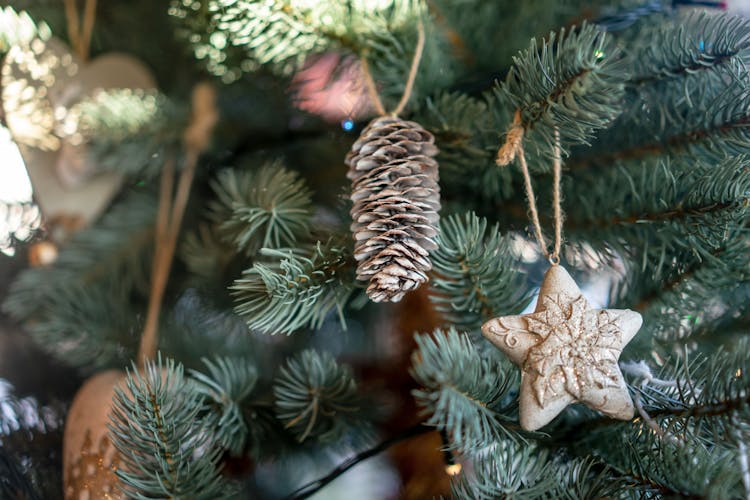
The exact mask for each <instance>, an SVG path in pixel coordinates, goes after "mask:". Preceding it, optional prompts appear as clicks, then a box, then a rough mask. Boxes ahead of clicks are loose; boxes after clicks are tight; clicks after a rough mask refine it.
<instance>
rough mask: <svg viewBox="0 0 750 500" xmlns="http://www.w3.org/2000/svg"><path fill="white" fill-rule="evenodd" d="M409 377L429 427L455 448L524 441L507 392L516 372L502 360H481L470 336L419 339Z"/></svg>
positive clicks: (515, 381)
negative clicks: (511, 440) (418, 387)
mask: <svg viewBox="0 0 750 500" xmlns="http://www.w3.org/2000/svg"><path fill="white" fill-rule="evenodd" d="M416 342H417V346H418V349H417V350H416V351H415V352H414V353H413V355H412V369H411V374H412V376H413V377H414V379H415V380H416V381H417V382H418V383H419V384H420V385H421V386H422V387H421V388H420V389H417V390H415V391H413V394H414V397H415V398H416V400H417V404H418V405H419V406H420V407H421V409H422V413H424V414H428V415H430V417H429V419H428V420H427V421H426V422H425V423H426V424H427V425H434V426H435V427H437V428H438V429H439V430H441V431H446V432H447V433H448V436H449V438H450V440H451V446H453V447H455V448H458V449H461V450H462V451H467V452H468V451H476V450H479V449H481V448H482V447H485V446H491V445H492V444H493V443H495V442H496V441H498V440H500V439H508V438H510V439H522V438H521V436H520V434H519V427H518V425H517V424H516V423H515V418H514V416H513V412H514V405H513V404H512V403H511V402H510V401H509V400H508V396H509V393H510V392H511V391H512V390H513V389H514V388H515V387H516V385H517V384H518V372H517V370H516V369H515V368H514V367H512V366H511V365H510V364H509V363H507V362H502V361H500V359H499V358H495V359H492V358H490V357H484V356H481V355H480V353H479V352H478V351H477V349H476V347H474V344H473V343H472V342H471V340H470V339H469V337H468V336H467V335H466V334H459V333H458V332H456V331H455V330H453V329H450V330H448V331H447V332H445V333H444V332H441V331H439V330H438V331H436V332H435V333H434V334H433V335H432V336H430V335H418V336H417V337H416Z"/></svg>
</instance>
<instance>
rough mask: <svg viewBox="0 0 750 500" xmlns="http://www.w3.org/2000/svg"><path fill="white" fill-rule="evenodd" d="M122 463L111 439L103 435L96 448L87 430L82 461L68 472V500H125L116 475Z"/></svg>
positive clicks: (79, 458)
mask: <svg viewBox="0 0 750 500" xmlns="http://www.w3.org/2000/svg"><path fill="white" fill-rule="evenodd" d="M119 464H120V462H119V458H118V455H117V451H116V450H115V449H114V448H113V447H112V446H111V443H110V441H109V437H108V436H107V435H106V434H105V435H103V436H102V437H101V438H100V439H99V443H98V446H96V448H95V447H94V443H93V439H92V438H91V431H90V430H87V431H86V436H85V438H84V440H83V446H81V454H80V456H79V457H78V460H76V462H75V463H74V464H73V466H72V467H71V468H70V469H69V470H67V471H65V473H66V474H67V475H68V477H67V478H66V480H65V484H67V488H66V489H65V499H66V500H73V499H75V500H85V499H92V500H93V499H95V498H106V499H118V500H119V499H123V498H125V495H123V494H122V493H121V492H120V490H119V489H117V483H118V481H119V479H117V475H116V472H117V468H118V466H119Z"/></svg>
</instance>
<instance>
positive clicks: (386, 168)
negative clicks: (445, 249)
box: [346, 116, 440, 302]
mask: <svg viewBox="0 0 750 500" xmlns="http://www.w3.org/2000/svg"><path fill="white" fill-rule="evenodd" d="M434 142H435V140H434V138H433V136H432V134H430V132H428V131H427V130H425V129H424V128H422V126H421V125H419V124H418V123H415V122H411V121H406V120H402V119H401V118H398V117H393V116H384V117H380V118H376V119H375V120H373V121H372V122H371V123H370V124H369V125H368V126H367V127H366V128H365V130H363V131H362V135H361V136H360V138H359V139H358V140H357V141H356V142H355V143H354V145H353V146H352V150H351V151H350V153H349V154H348V155H347V157H346V164H347V166H348V167H349V173H348V174H347V177H348V178H349V179H351V180H352V194H351V199H352V202H353V206H352V210H351V215H352V232H353V234H354V240H355V249H354V256H355V259H356V260H357V262H358V266H357V278H358V279H360V280H367V281H369V282H370V284H369V286H368V287H367V294H368V296H369V297H370V298H371V299H372V300H373V301H375V302H381V301H391V302H397V301H399V300H401V298H403V296H404V294H405V293H406V292H408V291H410V290H413V289H416V288H418V287H419V286H420V285H421V284H422V283H424V282H426V281H427V279H428V277H427V273H428V272H429V271H430V269H431V268H432V264H431V262H430V260H429V252H430V251H432V250H435V249H436V248H437V245H436V244H435V241H434V238H435V237H436V236H437V228H436V226H437V223H438V221H439V218H440V216H439V214H438V211H439V210H440V188H439V186H438V164H437V161H435V158H434V156H435V155H436V154H437V152H438V149H437V147H436V146H435V144H434Z"/></svg>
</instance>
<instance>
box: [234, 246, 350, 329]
mask: <svg viewBox="0 0 750 500" xmlns="http://www.w3.org/2000/svg"><path fill="white" fill-rule="evenodd" d="M306 250H307V251H308V252H309V253H308V255H309V256H302V255H295V253H294V252H293V251H291V250H264V251H263V252H262V254H263V255H264V256H266V257H268V258H273V259H277V260H276V262H274V263H272V264H265V263H260V262H258V263H256V264H254V265H253V267H251V268H250V269H248V270H247V271H245V272H244V273H243V275H242V278H240V279H238V280H236V281H235V284H234V285H233V286H232V291H233V293H234V297H235V303H236V307H235V311H236V312H237V314H239V315H240V316H242V317H243V318H244V319H245V320H246V321H247V324H248V327H249V328H251V329H255V330H260V331H262V332H265V333H272V334H276V333H287V334H288V333H292V332H294V331H295V330H298V329H300V328H305V327H309V328H314V329H316V328H320V327H321V325H322V324H323V322H324V321H325V319H326V318H327V317H328V314H329V313H330V312H331V310H333V309H335V310H336V311H337V313H338V316H339V319H340V320H341V323H342V325H343V326H345V323H344V315H343V308H344V306H345V304H346V303H347V301H348V300H349V297H350V296H351V294H352V292H353V290H354V275H353V270H354V263H353V259H352V257H351V254H350V251H349V250H348V249H347V247H341V246H338V245H336V244H333V243H329V244H326V245H323V244H321V243H318V244H317V245H316V246H315V247H314V248H312V249H306ZM310 250H311V251H310Z"/></svg>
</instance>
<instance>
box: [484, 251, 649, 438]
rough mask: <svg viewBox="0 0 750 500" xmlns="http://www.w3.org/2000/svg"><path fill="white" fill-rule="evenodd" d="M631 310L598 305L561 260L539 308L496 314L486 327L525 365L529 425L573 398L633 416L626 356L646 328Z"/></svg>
mask: <svg viewBox="0 0 750 500" xmlns="http://www.w3.org/2000/svg"><path fill="white" fill-rule="evenodd" d="M642 323H643V319H642V318H641V315H640V314H638V313H637V312H635V311H631V310H629V309H594V308H592V307H591V306H590V304H589V303H588V301H587V300H586V299H585V298H584V297H583V294H581V290H580V289H579V288H578V285H576V283H575V281H573V278H571V276H570V274H568V272H567V271H566V270H565V269H564V268H563V267H562V266H559V265H556V266H552V267H551V268H550V269H549V271H547V274H546V275H545V276H544V281H543V282H542V287H541V290H540V291H539V299H538V301H537V304H536V309H535V310H534V312H533V313H531V314H524V315H522V316H503V317H500V318H495V319H492V320H490V321H488V322H487V323H485V324H484V325H483V326H482V333H483V334H484V336H485V337H486V338H487V340H489V341H490V342H492V343H493V344H494V345H495V346H496V347H497V348H498V349H500V350H501V351H503V352H504V353H505V354H506V355H507V356H508V358H509V359H510V360H511V361H512V362H513V363H515V364H516V365H518V366H519V367H520V368H521V393H520V396H519V398H520V401H519V407H520V408H519V411H520V418H521V427H523V428H524V429H526V430H530V431H533V430H536V429H539V428H540V427H543V426H544V425H546V424H548V423H549V422H550V421H552V419H553V418H555V417H556V416H557V415H558V414H559V413H560V412H562V411H563V409H565V407H566V406H568V405H569V404H571V403H574V402H581V403H584V404H585V405H587V406H589V407H590V408H592V409H595V410H599V411H601V412H602V413H604V414H605V415H608V416H610V417H612V418H618V419H622V420H629V419H631V418H633V414H634V409H633V402H632V400H631V399H630V395H629V393H628V388H627V385H626V384H625V380H624V379H623V377H622V372H621V371H620V367H619V365H618V360H619V358H620V354H621V353H622V349H623V348H624V347H625V346H626V345H627V343H628V342H630V341H631V340H632V339H633V337H634V336H635V334H636V333H637V332H638V330H639V329H640V327H641V324H642Z"/></svg>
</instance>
